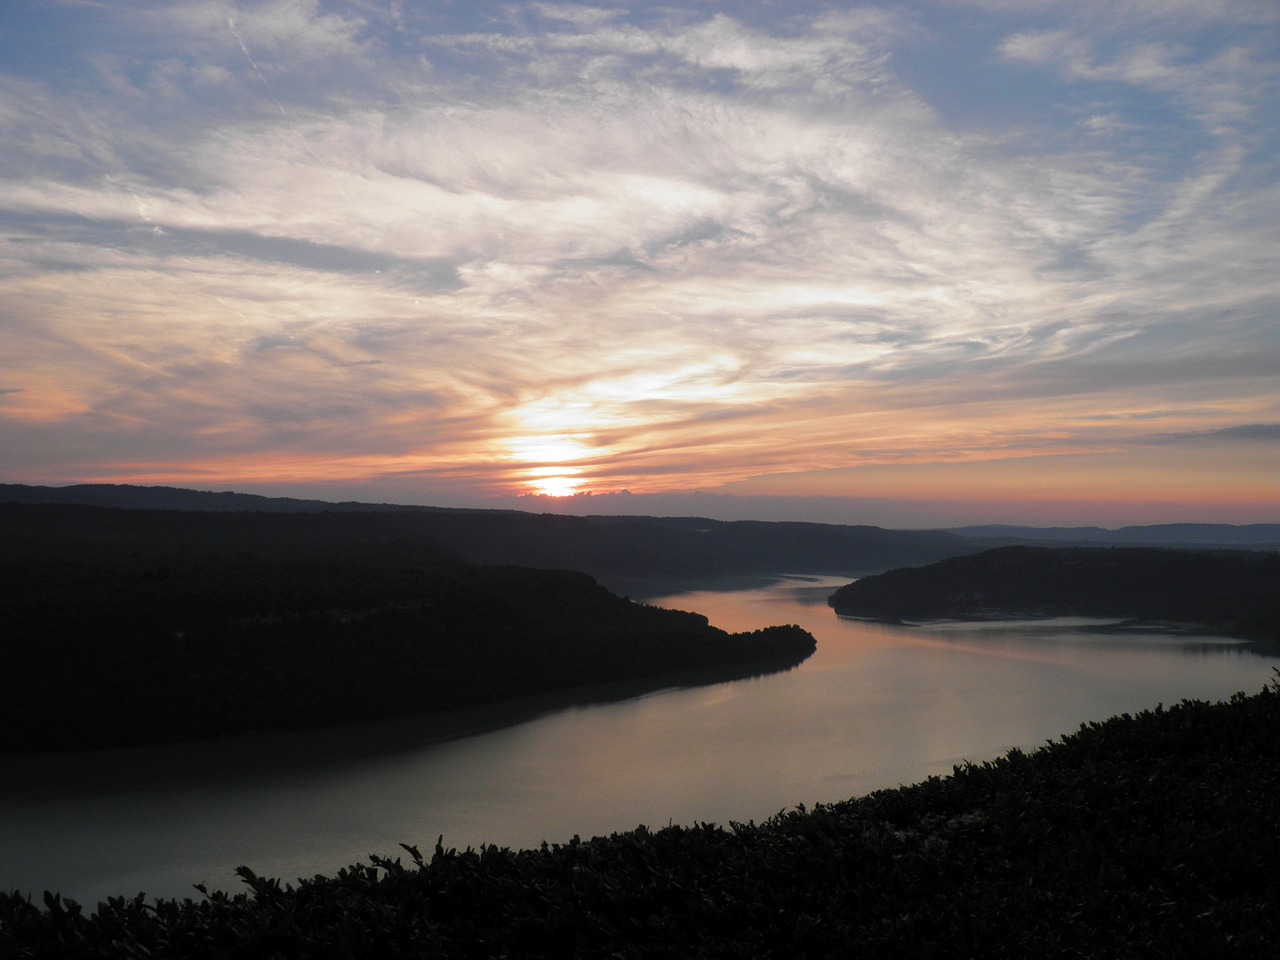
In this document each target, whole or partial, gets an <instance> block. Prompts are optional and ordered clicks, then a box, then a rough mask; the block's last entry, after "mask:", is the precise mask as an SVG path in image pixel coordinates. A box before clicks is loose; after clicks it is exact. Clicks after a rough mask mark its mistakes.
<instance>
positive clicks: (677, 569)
mask: <svg viewBox="0 0 1280 960" xmlns="http://www.w3.org/2000/svg"><path fill="white" fill-rule="evenodd" d="M5 502H10V503H25V504H68V505H71V504H79V505H87V506H97V507H109V508H115V509H130V510H179V511H206V512H227V513H231V512H236V513H239V512H261V513H277V514H278V513H288V514H304V513H319V512H328V513H365V514H368V513H379V514H388V513H395V514H400V515H402V516H403V517H404V518H405V519H404V520H403V524H404V526H405V531H406V533H407V534H412V535H418V536H421V537H423V538H425V539H428V540H431V541H432V542H434V543H437V544H439V545H440V546H442V547H445V548H446V549H448V550H450V551H451V552H453V553H456V554H457V555H458V556H460V557H462V558H464V559H466V560H467V561H468V562H471V563H478V564H519V565H522V566H530V567H542V568H558V569H568V570H581V571H583V572H585V573H589V574H590V575H592V576H593V577H596V578H597V579H599V580H601V581H603V582H606V583H607V584H609V585H612V586H615V587H618V588H624V592H628V590H629V589H630V590H635V591H638V593H637V594H636V595H639V594H640V593H645V592H646V588H645V586H644V584H646V583H650V584H651V583H657V582H658V581H665V582H670V583H675V582H676V581H681V582H688V581H691V580H696V579H700V578H706V579H708V580H713V579H716V578H723V577H734V576H743V575H756V574H777V573H827V574H838V575H841V576H846V575H847V576H860V575H863V574H868V573H875V572H880V571H884V570H889V569H892V568H894V567H915V566H921V565H923V564H928V563H934V562H937V561H939V560H943V559H946V558H948V557H955V556H962V555H965V554H970V553H976V552H978V551H980V550H986V549H989V548H991V547H993V546H999V545H1006V544H1029V545H1036V544H1052V545H1055V546H1068V545H1077V546H1098V545H1125V546H1139V545H1142V546H1164V547H1191V546H1241V547H1244V546H1247V547H1249V548H1250V549H1264V550H1266V549H1280V524H1250V525H1247V526H1230V525H1227V524H1194V523H1178V524H1160V525H1154V526H1134V527H1124V528H1121V529H1119V530H1105V529H1103V528H1100V527H1045V528H1038V527H1028V526H1005V525H999V524H991V525H983V526H968V527H958V528H953V529H948V530H891V529H886V528H883V527H875V526H869V525H850V524H828V523H809V522H799V521H763V520H734V521H726V520H712V519H709V518H706V517H649V516H601V515H596V516H566V515H560V514H547V513H532V512H522V511H518V510H484V509H474V508H453V507H434V506H415V505H405V504H391V503H364V502H360V501H343V502H329V501H325V500H307V499H298V498H293V497H264V496H260V495H257V494H251V493H237V492H235V491H231V490H226V491H220V492H212V491H201V490H187V489H182V488H178V487H167V486H134V485H129V484H76V485H73V486H67V487H47V486H31V485H26V484H0V503H5ZM654 589H655V588H649V591H648V592H649V595H656V594H655V593H654V592H653V590H654ZM658 592H662V591H658Z"/></svg>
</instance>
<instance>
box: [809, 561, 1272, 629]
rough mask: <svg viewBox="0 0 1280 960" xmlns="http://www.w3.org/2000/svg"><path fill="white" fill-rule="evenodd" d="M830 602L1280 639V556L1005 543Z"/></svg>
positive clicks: (890, 575) (900, 615)
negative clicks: (1107, 621)
mask: <svg viewBox="0 0 1280 960" xmlns="http://www.w3.org/2000/svg"><path fill="white" fill-rule="evenodd" d="M829 603H830V605H831V606H832V608H834V609H835V611H836V613H838V614H841V615H844V616H857V617H869V618H877V619H907V620H930V619H943V618H954V619H964V620H979V619H993V618H1000V617H1009V616H1034V617H1058V616H1088V617H1115V618H1124V619H1138V620H1152V621H1166V622H1174V623H1183V624H1188V625H1195V626H1199V627H1203V628H1205V629H1208V630H1211V631H1213V632H1215V633H1220V634H1224V635H1227V636H1235V637H1243V638H1248V639H1253V640H1266V641H1280V553H1274V552H1262V551H1246V550H1186V549H1171V548H1154V547H1022V546H1017V547H999V548H996V549H994V550H988V551H985V552H982V553H976V554H970V555H968V556H963V557H953V558H950V559H947V560H943V561H941V562H939V563H936V564H931V565H929V566H924V567H917V568H913V569H899V570H890V571H888V572H886V573H881V574H877V575H875V576H869V577H864V578H863V579H861V580H857V581H855V582H854V583H851V584H849V585H847V586H844V587H841V588H840V589H839V590H837V591H836V592H835V593H834V594H833V595H832V596H831V598H830V600H829Z"/></svg>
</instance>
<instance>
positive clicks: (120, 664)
mask: <svg viewBox="0 0 1280 960" xmlns="http://www.w3.org/2000/svg"><path fill="white" fill-rule="evenodd" d="M406 516H408V517H409V518H410V520H409V521H406V519H405V518H406ZM414 516H416V515H405V514H399V513H392V512H385V513H384V512H351V513H280V514H270V513H246V512H239V513H212V512H197V511H165V510H121V509H114V508H104V507H90V506H80V505H58V504H13V503H10V504H0V529H2V530H3V531H4V534H5V541H4V551H3V553H0V624H3V626H4V629H3V632H2V633H0V663H3V665H4V666H3V670H2V671H0V752H40V751H47V750H66V749H87V748H93V747H103V746H115V745H125V744H137V743H148V742H159V741H164V740H175V739H186V738H198V737H213V736H225V735H231V734H239V733H248V732H256V731H262V730H272V729H289V728H300V727H312V726H321V725H326V724H333V723H345V722H350V721H356V720H369V719H381V718H386V717H393V716H399V715H407V714H413V713H426V712H431V711H436V710H443V709H450V708H454V707H461V706H469V705H472V704H477V703H484V702H489V701H494V700H501V699H505V698H509V697H514V696H519V695H523V694H529V693H537V692H542V691H545V690H552V689H561V688H567V687H573V686H580V685H583V684H590V683H599V682H604V681H613V680H624V679H626V680H630V679H635V678H647V677H658V676H659V675H668V676H669V675H670V674H671V673H672V672H673V671H704V673H702V674H701V675H700V676H699V678H698V681H699V682H713V681H715V680H722V679H729V678H732V677H736V676H742V675H744V674H750V673H760V672H767V671H770V670H775V669H782V668H785V667H787V666H794V665H795V664H796V663H798V662H800V661H801V660H803V659H804V658H805V657H807V656H808V655H809V654H810V653H812V651H813V649H814V646H815V643H814V639H813V637H812V636H810V635H809V634H808V633H806V632H805V631H803V630H800V629H799V628H798V627H785V626H784V627H768V628H765V629H762V630H757V631H754V632H752V633H745V634H734V635H730V634H727V633H725V632H724V631H722V630H719V629H717V628H715V627H713V626H711V625H709V624H708V623H707V620H706V618H705V617H703V616H701V615H699V614H696V613H685V612H681V611H674V610H664V609H659V608H657V607H649V606H644V605H641V604H636V603H632V602H630V601H628V600H624V599H622V598H620V597H617V596H615V595H613V594H611V593H609V592H608V591H607V590H606V589H605V588H603V587H601V586H600V585H598V584H597V583H596V582H595V581H594V580H592V579H591V578H590V577H589V576H587V575H585V574H581V573H572V572H568V571H563V570H545V569H543V570H534V569H527V568H517V567H512V566H494V567H476V566H473V565H470V564H467V563H465V562H463V561H462V560H461V559H459V558H458V557H457V555H456V553H454V552H453V551H451V550H449V549H447V548H444V547H441V546H439V545H438V544H436V543H435V542H433V541H432V540H430V539H428V538H426V537H424V536H422V535H421V533H420V531H418V530H416V529H415V528H414V525H413V523H412V522H411V520H412V518H413V517H414ZM705 671H710V672H709V673H706V672H705ZM662 682H663V683H670V682H672V681H671V680H670V679H667V680H664V681H662Z"/></svg>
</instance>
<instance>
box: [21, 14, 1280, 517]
mask: <svg viewBox="0 0 1280 960" xmlns="http://www.w3.org/2000/svg"><path fill="white" fill-rule="evenodd" d="M959 9H965V10H966V11H967V12H966V13H965V16H966V17H969V18H977V19H976V21H974V20H971V21H970V22H971V23H972V22H976V23H977V24H978V25H979V27H980V28H970V30H969V32H967V33H966V32H963V31H962V32H960V33H955V32H954V30H953V28H954V22H953V20H952V19H950V18H952V17H953V15H954V14H955V12H956V11H957V10H959ZM1072 9H1073V8H1072V7H1071V6H1070V5H1062V6H1058V5H1054V4H1049V5H1043V7H1042V8H1041V9H1039V10H1038V12H1036V13H1034V14H1030V13H1025V12H1024V11H1023V10H1022V8H1021V5H1017V6H1012V7H1011V6H1008V5H1004V4H1001V3H994V2H983V3H973V4H963V5H961V4H938V5H936V6H932V7H921V8H920V9H919V10H915V11H912V12H911V13H910V14H908V13H906V12H904V11H901V10H890V11H888V12H886V11H883V10H875V9H870V8H868V9H865V10H851V11H848V12H846V13H844V14H841V15H838V16H837V15H833V14H831V13H829V12H825V11H823V10H821V9H819V8H818V7H817V6H816V5H815V7H814V8H813V9H809V8H808V7H807V6H805V5H800V6H796V7H793V8H790V9H788V10H787V11H786V12H778V11H776V10H774V9H772V8H769V7H766V6H757V5H754V4H742V5H735V6H732V7H729V8H726V9H725V10H724V11H722V12H718V13H715V12H705V11H702V10H701V9H700V8H691V9H688V10H673V9H671V8H667V7H658V6H654V7H647V6H640V7H637V8H635V9H633V10H630V11H622V10H617V9H610V10H600V9H597V8H592V7H587V6H579V5H576V4H527V5H520V4H516V5H509V6H507V7H504V8H503V10H502V13H501V14H499V15H498V16H496V17H494V18H489V17H487V16H485V15H483V14H478V13H472V12H467V11H462V10H453V9H452V8H448V7H444V6H436V5H432V6H430V7H429V8H425V9H415V8H410V7H402V6H399V5H392V6H391V7H386V6H384V5H378V4H372V3H347V4H334V5H326V6H324V7H321V6H320V5H319V4H318V3H314V2H311V3H308V2H273V3H261V4H240V3H229V2H219V3H213V4H191V5H176V6H168V5H165V6H157V5H152V4H144V3H125V4H120V5H115V6H113V7H112V8H104V9H99V10H96V11H95V12H94V13H93V18H96V22H93V23H90V24H89V25H87V26H85V27H83V28H81V29H79V30H78V31H76V30H73V31H72V33H71V36H72V41H73V42H72V46H71V50H70V59H69V62H70V63H71V64H72V65H73V66H72V67H71V68H69V69H68V70H65V71H63V72H62V73H61V74H57V75H55V74H53V73H51V72H49V71H47V70H44V69H42V68H41V67H40V66H39V63H38V62H37V61H35V60H33V61H31V62H30V63H26V64H25V65H24V64H23V63H22V62H20V61H19V60H12V61H7V62H14V63H17V64H19V65H18V66H17V67H15V68H14V69H12V70H9V71H7V72H6V73H5V74H4V75H0V136H3V137H4V139H5V142H6V143H15V144H17V143H20V144H22V146H21V147H20V148H19V149H15V150H13V151H6V154H5V156H4V157H3V158H0V228H2V230H0V267H2V268H3V269H2V270H0V310H3V313H2V314H0V316H2V317H3V319H0V357H5V358H9V359H7V360H3V359H0V439H2V440H3V443H4V446H5V448H6V449H8V450H12V451H15V454H14V455H13V457H12V459H11V461H10V463H9V465H8V466H7V468H6V471H7V473H8V475H9V478H11V479H27V480H41V481H47V482H71V481H74V480H78V479H88V478H93V477H103V476H111V477H116V478H120V479H129V478H147V479H151V480H166V481H173V482H192V483H195V482H200V481H203V480H205V479H207V478H210V477H215V476H216V477H218V478H220V479H219V480H218V482H219V483H221V484H223V485H224V486H225V485H235V484H236V483H237V482H243V483H279V484H284V485H287V484H294V485H305V484H306V483H307V482H308V480H309V479H325V480H327V481H333V482H346V483H351V484H355V485H359V484H361V483H364V484H367V485H368V488H369V489H375V488H377V487H378V485H379V484H381V483H383V482H384V481H385V479H386V478H388V477H400V478H405V477H413V478H414V481H413V483H414V484H416V486H414V487H413V489H414V490H416V491H417V493H415V494H414V496H415V497H416V498H417V499H419V500H422V501H432V500H436V501H440V500H441V498H444V499H448V498H450V497H453V498H459V497H463V496H466V497H476V496H484V495H495V496H496V495H503V496H508V495H514V494H519V493H521V492H526V493H527V492H529V491H538V490H542V491H551V490H554V491H555V492H570V491H573V490H593V491H596V492H599V493H606V492H609V491H615V490H620V489H624V488H625V489H629V490H632V491H633V492H635V493H646V492H652V493H658V492H662V491H669V490H673V489H692V488H703V489H720V488H724V489H746V490H748V491H749V492H751V493H753V494H756V493H759V494H767V493H769V492H770V491H775V492H778V493H779V494H781V493H786V494H788V495H791V494H793V493H795V492H796V484H797V483H798V482H800V481H797V480H795V479H794V478H796V477H801V478H808V480H807V481H806V482H811V483H812V484H813V490H814V492H821V493H823V494H837V493H838V494H840V495H844V496H854V497H856V496H861V495H866V496H882V495H883V491H882V490H881V489H880V486H881V484H880V480H879V479H877V476H878V475H874V474H873V473H869V472H867V471H868V470H869V468H870V467H872V466H875V467H876V468H877V469H881V468H883V469H893V470H898V469H901V470H908V469H911V470H915V471H917V472H916V474H914V475H915V476H919V477H921V478H926V477H929V478H934V479H936V473H935V472H931V467H930V466H929V465H930V464H937V465H946V464H955V463H968V464H974V465H979V466H981V465H986V466H981V469H979V466H975V467H974V468H973V469H972V471H971V473H972V477H973V479H966V480H964V482H963V484H962V486H963V487H964V489H965V490H967V491H968V495H972V496H975V497H977V496H980V495H981V493H982V490H983V484H988V483H990V482H991V477H993V476H996V473H993V472H992V471H997V472H998V470H999V469H1000V465H1002V464H1004V465H1006V466H1007V465H1008V464H1009V463H1010V462H1011V461H1013V460H1018V459H1025V458H1028V457H1034V458H1047V461H1053V460H1055V459H1056V462H1057V463H1058V464H1059V466H1060V468H1061V470H1062V473H1063V479H1062V482H1061V484H1059V486H1060V487H1061V488H1062V489H1063V490H1067V489H1071V488H1073V485H1074V488H1075V489H1082V490H1088V491H1092V493H1091V495H1094V496H1098V497H1104V496H1106V495H1108V491H1109V490H1110V491H1112V492H1113V493H1114V489H1113V488H1116V487H1117V485H1119V486H1123V485H1124V484H1126V483H1128V482H1129V479H1128V478H1129V477H1130V474H1129V473H1127V472H1126V469H1121V468H1120V467H1117V466H1116V463H1123V462H1126V461H1124V457H1125V456H1131V457H1132V458H1133V463H1135V464H1138V463H1140V464H1141V471H1142V472H1143V476H1146V477H1151V478H1157V477H1159V476H1160V470H1161V469H1164V470H1167V471H1168V473H1169V475H1170V476H1171V477H1172V476H1175V475H1178V474H1179V473H1180V472H1182V473H1185V472H1186V466H1185V464H1184V463H1182V462H1181V460H1180V459H1178V458H1177V457H1174V456H1172V455H1171V454H1170V455H1168V456H1167V459H1166V460H1165V461H1160V460H1159V457H1156V456H1155V454H1153V452H1152V451H1153V450H1155V449H1156V448H1160V449H1167V450H1171V449H1172V445H1170V444H1159V443H1151V442H1148V441H1145V440H1143V439H1141V436H1140V435H1139V433H1140V432H1139V431H1134V430H1132V429H1131V426H1132V425H1133V424H1135V423H1141V424H1142V425H1143V432H1141V433H1142V436H1147V437H1150V436H1152V435H1155V434H1160V433H1163V434H1166V435H1175V434H1176V435H1179V436H1186V437H1201V436H1205V437H1207V436H1210V435H1215V436H1221V437H1228V438H1230V439H1231V440H1232V441H1233V442H1235V443H1237V444H1243V445H1246V446H1248V445H1250V444H1252V445H1253V447H1251V448H1250V449H1255V448H1256V449H1261V448H1263V447H1264V446H1266V443H1265V441H1266V438H1265V437H1261V436H1259V435H1258V434H1257V432H1256V431H1253V430H1251V429H1249V428H1250V425H1254V424H1259V423H1272V422H1275V420H1277V419H1280V389H1278V387H1280V384H1278V383H1277V381H1276V378H1275V376H1274V370H1276V369H1280V356H1278V354H1280V334H1278V331H1277V319H1276V317H1277V295H1276V292H1275V289H1274V280H1273V274H1274V262H1273V261H1274V256H1273V254H1271V253H1270V251H1272V250H1275V249H1280V225H1278V224H1277V222H1276V221H1275V218H1274V216H1271V215H1270V214H1269V211H1272V210H1274V209H1276V207H1277V201H1280V186H1278V184H1277V180H1276V176H1275V170H1274V164H1273V163H1272V161H1271V159H1270V158H1271V157H1273V156H1274V153H1275V148H1276V146H1277V144H1276V143H1275V135H1274V134H1273V133H1272V132H1271V131H1273V130H1275V129H1278V128H1280V124H1277V123H1276V122H1275V121H1276V120H1277V119H1280V118H1277V117H1276V116H1275V113H1276V107H1275V104H1277V103H1280V97H1276V96H1275V94H1276V92H1277V91H1276V89H1275V84H1276V76H1277V70H1276V67H1277V62H1278V57H1277V43H1276V31H1275V30H1274V29H1271V28H1273V27H1274V26H1275V21H1274V19H1267V16H1266V8H1265V7H1259V6H1257V5H1250V4H1222V5H1219V6H1218V7H1214V8H1212V9H1207V8H1201V7H1197V9H1198V10H1199V11H1200V12H1199V13H1197V14H1196V16H1195V18H1188V19H1177V18H1169V17H1165V16H1162V15H1160V14H1159V13H1158V12H1157V11H1155V10H1154V9H1148V8H1147V7H1145V6H1143V5H1142V4H1125V5H1106V6H1105V11H1109V12H1102V11H1103V10H1104V8H1099V10H1098V11H1095V15H1093V16H1091V17H1088V18H1085V17H1081V16H1078V15H1077V14H1075V13H1073V12H1072ZM70 13H71V11H70V7H68V6H65V5H62V4H58V3H52V4H49V5H47V7H46V9H45V13H44V18H45V19H44V20H43V21H40V19H39V18H38V17H37V18H34V20H33V23H34V25H31V26H28V27H26V29H27V30H28V31H29V32H30V36H28V37H26V38H25V41H26V42H28V43H29V44H31V45H32V46H33V49H36V50H37V51H38V48H39V45H40V43H42V42H43V43H46V44H47V43H50V42H52V40H51V38H52V36H53V31H55V29H57V28H59V27H60V26H62V25H63V18H65V17H67V16H69V15H70ZM1210 22H1211V25H1212V29H1209V28H1208V26H1207V25H1206V24H1208V23H1210ZM1138 23H1140V24H1142V26H1143V29H1142V30H1141V31H1137V30H1135V29H1134V25H1135V24H1138ZM229 25H230V26H229ZM1260 25H1261V26H1262V28H1263V29H1261V30H1260V29H1259V26H1260ZM90 28H92V29H90ZM944 35H945V36H946V38H947V42H948V44H950V45H951V46H952V47H953V48H954V51H955V52H954V56H953V57H951V58H950V59H949V60H943V61H938V63H940V64H941V66H930V67H929V71H932V72H928V71H926V72H922V71H921V69H920V68H919V67H918V66H916V65H913V60H912V58H913V56H915V55H916V54H918V53H920V52H924V53H925V54H926V55H927V54H928V52H929V51H930V50H933V49H937V45H938V44H939V43H940V41H941V38H942V37H943V36H944ZM1139 37H1140V39H1139ZM23 41H24V38H22V37H18V38H16V39H15V40H13V41H11V42H14V43H19V42H23ZM938 71H941V73H939V72H938ZM947 71H950V74H949V75H946V74H947ZM982 71H987V72H991V71H994V72H996V73H997V74H998V75H999V76H1001V77H1002V78H1003V80H1002V82H1003V83H1006V84H1014V85H1018V86H1019V88H1020V89H1022V90H1023V91H1024V92H1023V93H1022V94H1020V96H1021V97H1022V98H1023V100H1022V102H1020V103H1019V104H1018V105H1017V109H1016V110H1011V111H1010V113H1009V116H1011V117H1015V118H1026V117H1029V116H1035V119H1034V120H1032V121H1027V120H1025V119H1013V120H1009V121H1007V122H1006V123H1005V124H1004V126H1003V127H996V128H993V126H992V122H991V120H990V119H989V116H988V115H986V114H982V115H981V116H980V115H979V113H975V114H974V116H973V117H972V118H969V117H966V115H965V109H964V107H963V105H961V106H959V107H957V106H956V105H955V103H953V102H952V101H950V100H948V99H947V97H946V96H944V95H943V94H942V93H940V92H939V91H940V89H941V88H942V87H943V86H947V85H948V84H952V85H953V84H958V83H964V82H968V81H969V80H970V79H972V78H974V77H976V76H978V74H979V73H980V72H982ZM1233 431H1234V432H1233ZM1188 442H1190V441H1188ZM1271 456H1272V457H1274V454H1272V455H1271ZM1153 457H1154V459H1153ZM1259 457H1260V459H1259ZM1091 458H1093V459H1091ZM1117 458H1118V459H1117ZM1246 459H1248V461H1249V463H1251V464H1252V463H1254V462H1255V460H1256V461H1257V463H1258V464H1260V466H1257V467H1250V468H1249V469H1250V470H1255V469H1256V470H1265V468H1266V466H1267V465H1268V464H1270V465H1271V466H1273V467H1274V466H1280V464H1276V462H1275V460H1274V459H1271V460H1268V459H1267V455H1265V454H1259V455H1258V456H1256V457H1255V456H1253V455H1251V456H1250V458H1246ZM1037 462H1038V461H1037ZM1161 463H1163V466H1161ZM988 468H989V469H988ZM1134 469H1138V468H1137V467H1135V468H1134ZM1274 475H1280V471H1277V474H1274ZM1004 476H1006V477H1008V478H1009V480H1008V483H1007V484H1006V486H1011V487H1014V488H1016V487H1017V482H1016V478H1018V477H1024V479H1026V478H1025V476H1024V474H1023V473H1020V472H1019V471H1018V470H1017V469H1012V468H1010V469H1007V471H1006V473H1005V474H1004ZM1002 482H1003V481H1002ZM1027 482H1028V483H1029V484H1030V486H1028V488H1027V489H1028V490H1029V491H1031V492H1033V493H1034V492H1035V491H1036V490H1039V489H1041V486H1040V481H1036V482H1035V483H1031V481H1030V480H1027ZM725 485H729V486H725ZM917 487H918V488H919V489H920V491H921V493H920V496H921V497H923V496H925V495H926V494H925V491H926V490H927V488H928V483H926V482H924V480H921V481H920V482H919V483H913V484H912V489H916V488H917ZM1219 488H1220V491H1221V497H1225V498H1228V499H1230V498H1232V497H1238V491H1237V490H1236V487H1234V486H1232V485H1231V484H1228V483H1226V482H1225V481H1220V482H1219ZM1254 488H1256V491H1255V493H1254V494H1251V496H1253V497H1254V498H1255V501H1256V507H1257V509H1259V510H1263V511H1266V510H1272V511H1273V512H1274V510H1275V509H1277V501H1278V500H1280V496H1277V491H1276V489H1275V488H1274V486H1273V487H1272V488H1271V489H1270V490H1269V491H1268V490H1267V489H1266V488H1265V485H1260V484H1259V483H1254V484H1253V487H1251V488H1250V489H1254ZM299 489H301V487H299ZM1188 489H1190V488H1188ZM1055 495H1059V494H1055ZM1202 495H1203V496H1205V497H1208V498H1210V499H1212V497H1213V496H1214V495H1215V494H1213V493H1212V491H1211V490H1204V491H1202ZM1233 502H1234V501H1233Z"/></svg>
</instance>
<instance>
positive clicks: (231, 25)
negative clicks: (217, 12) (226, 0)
mask: <svg viewBox="0 0 1280 960" xmlns="http://www.w3.org/2000/svg"><path fill="white" fill-rule="evenodd" d="M227 29H228V30H230V31H231V35H232V36H233V37H235V38H236V43H238V44H240V51H241V52H242V53H243V54H244V58H245V59H246V60H248V61H249V66H251V67H253V72H254V73H256V74H257V75H258V79H259V80H261V81H262V86H263V87H265V88H266V91H267V96H269V97H270V98H271V102H272V103H274V104H275V105H276V109H277V110H279V111H280V116H281V117H283V118H284V122H285V123H286V124H287V125H288V127H289V129H290V130H292V131H293V134H294V136H296V137H297V138H298V139H299V140H301V141H302V145H303V146H304V147H306V148H307V153H309V154H311V156H313V157H315V159H316V162H317V163H319V164H320V166H322V167H324V168H325V169H326V170H328V171H329V172H330V173H337V172H338V171H337V170H336V169H335V168H334V167H333V166H332V165H330V164H329V163H328V162H327V161H326V160H325V159H324V157H322V156H320V154H318V153H316V152H315V150H313V149H311V144H309V143H308V142H307V138H306V137H304V136H303V135H302V131H301V130H299V129H298V128H297V127H295V126H294V125H293V121H292V120H290V119H289V114H288V113H287V112H285V109H284V104H283V103H281V102H280V99H279V98H278V97H277V96H276V92H275V90H273V89H272V88H271V84H270V82H269V81H268V80H267V78H266V77H265V76H263V73H262V71H261V70H259V69H258V64H257V61H255V60H254V59H253V55H252V54H251V53H249V47H248V45H247V44H246V43H245V42H244V38H243V37H241V36H240V34H238V33H236V21H235V18H234V17H227ZM338 192H339V193H341V194H342V195H343V197H345V198H346V199H347V200H350V199H351V198H350V197H349V196H347V191H346V190H344V189H343V187H342V184H341V183H339V184H338Z"/></svg>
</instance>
